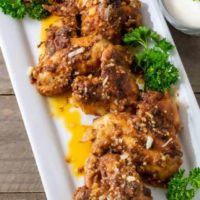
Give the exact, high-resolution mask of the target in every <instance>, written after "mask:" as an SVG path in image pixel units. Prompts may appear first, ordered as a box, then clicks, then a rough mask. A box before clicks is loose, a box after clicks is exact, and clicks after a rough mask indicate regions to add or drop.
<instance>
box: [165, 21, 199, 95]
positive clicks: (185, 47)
mask: <svg viewBox="0 0 200 200" xmlns="http://www.w3.org/2000/svg"><path fill="white" fill-rule="evenodd" d="M169 27H170V30H171V33H172V36H173V38H174V41H175V43H176V46H177V49H178V52H179V54H180V56H181V59H182V61H183V64H184V66H185V69H186V72H187V74H188V77H189V80H190V83H191V84H192V88H193V90H194V92H200V37H195V36H189V35H186V34H183V33H181V32H180V31H177V30H176V29H174V28H173V27H172V26H171V25H169Z"/></svg>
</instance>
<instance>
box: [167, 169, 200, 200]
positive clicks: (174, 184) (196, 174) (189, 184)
mask: <svg viewBox="0 0 200 200" xmlns="http://www.w3.org/2000/svg"><path fill="white" fill-rule="evenodd" d="M184 174H185V170H179V172H178V173H177V174H176V175H175V176H174V177H173V178H172V179H171V180H170V182H169V184H168V190H167V199H168V200H192V199H193V198H194V197H195V195H196V193H197V191H198V190H199V189H200V168H194V169H192V170H191V171H190V173H189V176H188V177H186V176H184Z"/></svg>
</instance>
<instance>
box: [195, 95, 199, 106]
mask: <svg viewBox="0 0 200 200" xmlns="http://www.w3.org/2000/svg"><path fill="white" fill-rule="evenodd" d="M195 96H196V98H197V102H198V103H199V106H200V93H199V94H195Z"/></svg>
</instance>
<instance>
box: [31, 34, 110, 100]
mask: <svg viewBox="0 0 200 200" xmlns="http://www.w3.org/2000/svg"><path fill="white" fill-rule="evenodd" d="M61 37H62V36H61ZM63 40H65V42H66V43H64V44H63V45H55V44H56V42H55V39H54V38H53V39H52V41H50V40H49V41H48V43H47V45H49V46H51V47H52V48H51V49H52V50H50V49H49V50H48V51H47V52H45V54H44V55H42V56H41V57H40V60H39V64H38V65H37V66H36V67H34V68H33V70H32V73H31V79H32V82H33V83H35V84H36V87H37V89H38V91H39V92H40V93H41V94H42V95H45V96H52V95H55V94H60V93H62V92H65V91H66V90H68V89H69V88H71V83H72V81H73V79H74V78H75V77H76V76H77V75H84V74H85V75H87V74H90V73H96V72H97V71H98V70H100V59H101V56H102V53H103V51H104V48H105V47H106V46H108V44H109V42H108V41H106V40H104V39H102V37H101V36H87V37H82V38H67V37H64V38H63ZM60 44H62V42H61V41H60ZM62 47H64V48H63V49H62ZM55 49H56V52H54V50H55ZM53 52H54V54H53ZM46 53H47V55H46ZM51 54H52V55H51Z"/></svg>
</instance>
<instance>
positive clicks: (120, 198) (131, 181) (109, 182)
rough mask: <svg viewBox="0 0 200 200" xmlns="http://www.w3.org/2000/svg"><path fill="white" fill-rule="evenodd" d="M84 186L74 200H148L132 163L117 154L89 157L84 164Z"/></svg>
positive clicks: (148, 191)
mask: <svg viewBox="0 0 200 200" xmlns="http://www.w3.org/2000/svg"><path fill="white" fill-rule="evenodd" d="M85 170H86V172H87V173H86V185H85V186H83V187H81V188H79V189H78V190H77V191H76V193H75V195H74V200H83V199H84V200H99V199H102V200H106V199H107V198H109V199H111V200H130V199H135V200H150V199H152V197H151V192H150V190H149V189H148V188H146V187H145V186H144V185H143V183H142V182H141V179H140V177H139V175H138V174H137V172H136V171H135V168H134V167H133V166H132V163H129V161H128V159H124V158H121V157H120V155H117V154H106V155H104V156H102V157H100V158H99V157H96V156H93V155H91V156H90V158H89V160H88V161H87V164H86V169H85Z"/></svg>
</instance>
